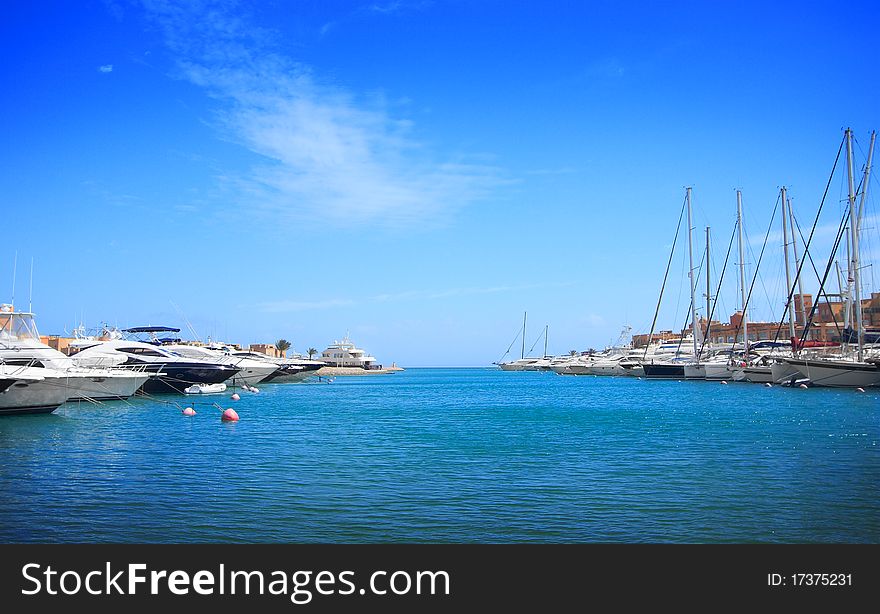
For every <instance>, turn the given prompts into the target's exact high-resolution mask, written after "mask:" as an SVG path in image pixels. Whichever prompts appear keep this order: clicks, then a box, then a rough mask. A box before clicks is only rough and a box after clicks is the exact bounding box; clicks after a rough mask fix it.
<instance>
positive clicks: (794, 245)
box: [788, 198, 818, 328]
mask: <svg viewBox="0 0 880 614" xmlns="http://www.w3.org/2000/svg"><path fill="white" fill-rule="evenodd" d="M788 223H789V226H791V248H792V250H793V251H794V270H795V271H798V272H800V270H801V261H800V258H798V248H797V245H798V241H797V233H796V232H795V231H796V230H797V228H796V227H795V225H794V211H792V210H791V199H790V198H789V199H788ZM801 277H802V276H801V275H798V277H797V287H798V295H799V296H800V297H801V324H803V325H804V328H806V326H807V308H806V306H805V305H804V283H803V281H802V279H801ZM817 300H818V297H817ZM795 315H797V309H795Z"/></svg>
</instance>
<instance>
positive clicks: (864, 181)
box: [859, 131, 877, 233]
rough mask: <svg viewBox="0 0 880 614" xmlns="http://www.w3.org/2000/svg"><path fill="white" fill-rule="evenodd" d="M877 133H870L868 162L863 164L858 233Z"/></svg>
mask: <svg viewBox="0 0 880 614" xmlns="http://www.w3.org/2000/svg"><path fill="white" fill-rule="evenodd" d="M876 138H877V132H876V131H875V132H871V144H870V145H869V146H868V161H867V162H866V163H865V176H864V177H863V178H862V196H861V198H859V233H861V230H862V213H864V209H865V198H866V197H867V196H868V185H870V184H869V183H868V180H869V179H870V178H871V161H872V160H873V159H874V141H875V140H876Z"/></svg>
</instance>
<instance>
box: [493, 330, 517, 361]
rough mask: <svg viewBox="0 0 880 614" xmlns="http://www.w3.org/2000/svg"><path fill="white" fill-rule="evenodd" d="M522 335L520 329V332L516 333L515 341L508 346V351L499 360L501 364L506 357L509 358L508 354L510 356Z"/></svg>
mask: <svg viewBox="0 0 880 614" xmlns="http://www.w3.org/2000/svg"><path fill="white" fill-rule="evenodd" d="M521 334H522V329H520V330H519V331H518V332H517V333H516V337H514V338H513V341H511V342H510V345H508V346H507V351H506V352H504V354H503V355H502V356H501V358H499V359H498V362H501V361H502V360H504V357H505V356H507V355H508V354H510V350H511V349H512V348H513V344H514V343H516V342H517V341H518V340H519V336H520V335H521Z"/></svg>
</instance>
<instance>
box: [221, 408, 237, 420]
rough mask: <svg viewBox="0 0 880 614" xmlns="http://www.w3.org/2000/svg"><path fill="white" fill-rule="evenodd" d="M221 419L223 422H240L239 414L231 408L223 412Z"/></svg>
mask: <svg viewBox="0 0 880 614" xmlns="http://www.w3.org/2000/svg"><path fill="white" fill-rule="evenodd" d="M220 419H221V420H223V422H238V414H237V413H236V412H235V410H234V409H232V408H231V407H230V408H229V409H227V410H226V411H224V412H223V415H222V416H220Z"/></svg>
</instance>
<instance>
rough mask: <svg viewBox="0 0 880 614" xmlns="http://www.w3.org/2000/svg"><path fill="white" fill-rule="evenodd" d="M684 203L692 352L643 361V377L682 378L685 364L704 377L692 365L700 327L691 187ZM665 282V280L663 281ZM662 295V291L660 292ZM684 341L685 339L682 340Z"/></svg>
mask: <svg viewBox="0 0 880 614" xmlns="http://www.w3.org/2000/svg"><path fill="white" fill-rule="evenodd" d="M685 205H686V206H687V226H688V257H689V260H690V268H689V269H688V271H689V272H688V280H689V282H690V289H691V306H690V320H691V325H692V327H693V328H692V330H693V335H692V336H691V337H690V341H691V342H692V343H693V353H692V354H689V355H688V354H685V353H681V352H676V354H675V356H674V357H673V358H671V359H669V360H668V361H662V360H658V359H652V360H651V362H645V363H644V364H643V365H642V367H643V368H644V371H645V377H646V378H649V379H684V378H685V377H686V374H685V365H689V366H691V369H690V373H691V377H693V378H699V377H705V371H703V372H702V375H701V374H700V368H699V366H698V365H694V364H693V363H694V361H695V360H696V358H697V356H699V349H698V348H699V345H700V340H699V336H700V327H699V326H697V318H696V303H695V289H694V248H693V232H692V231H693V224H692V222H691V188H690V187H687V188H686V192H685ZM673 249H675V244H674V243H673ZM664 283H665V281H664ZM661 295H662V292H661ZM683 341H686V340H683Z"/></svg>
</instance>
